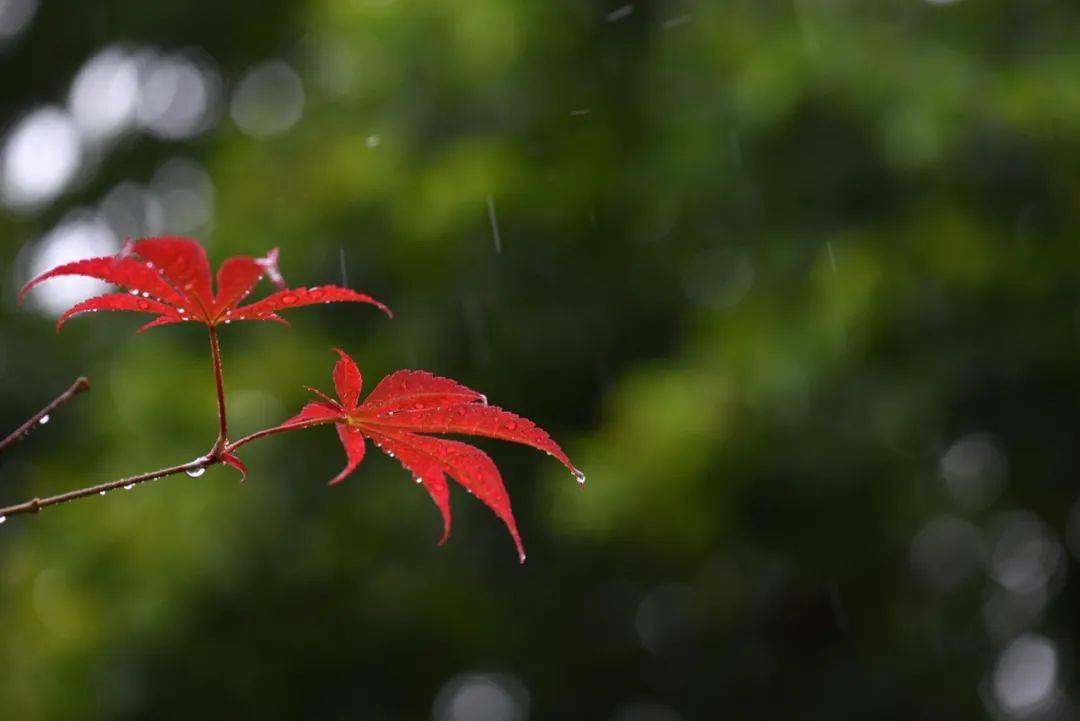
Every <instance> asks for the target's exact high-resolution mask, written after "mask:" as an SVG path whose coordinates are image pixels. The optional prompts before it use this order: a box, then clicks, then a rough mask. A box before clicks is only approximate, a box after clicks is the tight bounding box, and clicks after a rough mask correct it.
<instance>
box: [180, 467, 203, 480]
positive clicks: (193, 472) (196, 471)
mask: <svg viewBox="0 0 1080 721" xmlns="http://www.w3.org/2000/svg"><path fill="white" fill-rule="evenodd" d="M184 473H187V474H188V475H189V476H191V477H192V478H198V477H199V476H201V475H202V474H204V473H206V466H196V467H195V468H189V469H187V470H186V471H184Z"/></svg>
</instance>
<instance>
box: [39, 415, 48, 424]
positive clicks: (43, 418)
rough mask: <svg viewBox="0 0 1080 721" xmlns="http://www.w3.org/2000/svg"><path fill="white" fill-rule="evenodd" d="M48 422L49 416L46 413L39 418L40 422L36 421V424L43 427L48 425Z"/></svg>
mask: <svg viewBox="0 0 1080 721" xmlns="http://www.w3.org/2000/svg"><path fill="white" fill-rule="evenodd" d="M48 422H49V414H48V413H46V414H45V415H43V416H42V417H41V420H40V421H38V423H40V424H41V425H45V424H46V423H48Z"/></svg>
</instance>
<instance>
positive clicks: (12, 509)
mask: <svg viewBox="0 0 1080 721" xmlns="http://www.w3.org/2000/svg"><path fill="white" fill-rule="evenodd" d="M332 422H333V419H327V418H318V419H314V420H310V421H300V422H298V423H291V424H289V425H284V426H275V427H274V428H266V429H264V430H261V431H256V432H255V433H252V434H250V435H247V436H244V437H243V438H241V439H239V440H237V441H235V442H233V443H229V444H227V445H225V446H224V447H223V448H222V449H221V451H220V452H218V453H208V454H206V455H205V456H200V457H199V458H196V459H195V460H193V461H189V462H188V463H181V464H180V465H178V466H170V467H168V468H162V469H160V470H157V471H150V472H149V473H143V474H141V475H138V476H131V477H130V478H121V479H120V480H118V481H109V482H108V483H101V484H99V485H96V486H90V487H88V488H81V489H79V490H77V491H69V492H67V493H61V494H59V495H56V496H49V497H48V498H34V499H31V500H29V501H26V502H25V503H19V504H16V505H14V506H8V507H7V508H0V522H3V520H6V518H7V516H17V515H20V514H23V513H38V512H39V511H41V509H42V508H48V507H49V506H56V505H59V504H61V503H69V502H70V501H77V500H79V499H80V498H87V497H88V496H93V495H96V494H105V493H108V492H109V491H114V490H116V489H117V488H130V487H132V486H136V485H138V484H140V483H145V482H146V481H153V480H157V479H158V478H165V477H166V476H175V475H176V474H178V473H187V474H188V475H200V473H201V472H202V471H204V470H206V469H207V468H209V467H210V466H213V465H217V464H218V463H221V462H222V461H221V455H222V454H224V453H232V452H233V451H235V450H236V449H237V448H239V447H240V446H244V445H247V444H248V443H251V442H252V441H257V440H259V439H260V438H265V437H267V436H272V435H275V434H277V433H284V432H286V431H295V430H300V429H301V428H311V427H314V426H318V425H323V424H326V423H332Z"/></svg>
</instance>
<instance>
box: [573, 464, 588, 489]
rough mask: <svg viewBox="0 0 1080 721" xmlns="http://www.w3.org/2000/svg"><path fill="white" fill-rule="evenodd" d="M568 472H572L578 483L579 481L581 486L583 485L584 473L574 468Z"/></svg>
mask: <svg viewBox="0 0 1080 721" xmlns="http://www.w3.org/2000/svg"><path fill="white" fill-rule="evenodd" d="M570 472H571V473H573V474H574V478H576V479H577V482H578V483H580V484H581V485H583V486H584V485H585V474H584V473H582V472H581V471H579V470H578V469H576V468H575V469H574V470H572V471H570Z"/></svg>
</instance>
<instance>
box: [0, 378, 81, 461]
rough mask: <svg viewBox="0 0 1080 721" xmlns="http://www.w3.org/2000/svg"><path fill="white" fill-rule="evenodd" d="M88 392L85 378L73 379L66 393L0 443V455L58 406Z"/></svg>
mask: <svg viewBox="0 0 1080 721" xmlns="http://www.w3.org/2000/svg"><path fill="white" fill-rule="evenodd" d="M88 390H90V380H89V379H88V378H86V377H85V376H79V377H78V378H77V379H75V382H74V383H72V384H71V387H70V388H68V389H67V390H66V391H64V392H63V393H61V394H60V395H58V396H57V397H56V398H54V399H53V400H52V401H51V402H50V403H49V404H48V405H47V406H45V407H44V408H42V409H41V410H40V411H38V412H37V413H35V414H34V415H33V416H31V417H30V419H29V420H28V421H26V423H23V424H22V425H21V426H19V427H18V428H16V429H15V430H14V431H13V432H12V433H11V435H9V436H8V437H7V438H5V439H4V440H2V441H0V453H3V452H4V451H5V450H6V449H7V447H8V446H10V445H12V444H13V443H15V441H17V440H19V439H20V438H22V437H24V436H25V435H26V434H27V433H28V432H29V431H30V430H31V429H33V428H34V427H35V426H37V425H38V424H39V423H41V421H42V420H43V419H44V418H45V417H46V416H48V415H49V414H50V413H52V412H53V411H55V410H56V409H57V408H59V407H60V406H62V405H64V404H65V403H67V402H68V401H70V400H71V399H72V398H74V397H75V396H77V395H79V394H80V393H82V392H83V391H88Z"/></svg>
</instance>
